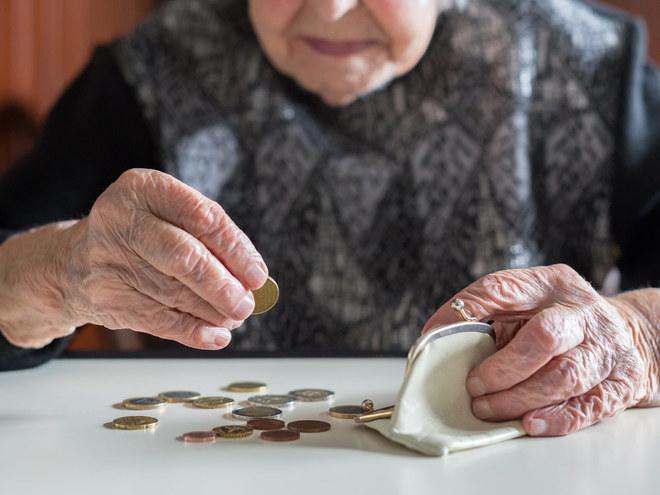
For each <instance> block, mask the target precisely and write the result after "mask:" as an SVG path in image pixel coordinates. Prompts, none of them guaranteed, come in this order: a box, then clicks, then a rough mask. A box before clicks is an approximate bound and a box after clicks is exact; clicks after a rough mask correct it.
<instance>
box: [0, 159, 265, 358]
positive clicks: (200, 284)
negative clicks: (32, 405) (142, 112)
mask: <svg viewBox="0 0 660 495" xmlns="http://www.w3.org/2000/svg"><path fill="white" fill-rule="evenodd" d="M32 234H33V236H34V235H39V234H40V232H33V233H32ZM48 234H49V235H48V240H47V241H45V242H47V243H51V244H53V243H54V244H55V245H58V244H59V245H58V247H57V251H59V252H62V253H63V256H61V257H60V258H59V259H58V261H57V262H56V263H54V266H55V267H56V268H55V269H48V270H43V271H40V270H37V269H34V270H32V271H33V272H35V273H39V272H41V273H42V275H41V278H40V279H38V280H29V279H26V277H25V273H26V272H25V271H23V275H19V276H11V275H8V276H7V278H9V279H13V280H14V281H15V282H16V283H14V284H13V288H14V292H17V293H19V294H23V295H24V297H21V298H19V297H17V298H16V304H19V305H21V304H22V305H23V307H22V314H23V315H25V314H27V313H28V312H27V311H25V309H26V308H25V303H22V302H21V301H25V300H34V299H36V300H38V301H40V305H39V306H40V307H41V308H42V309H41V313H43V314H45V315H46V316H45V317H42V318H41V319H39V317H38V316H34V317H31V318H32V319H30V320H28V319H27V318H28V317H26V316H23V317H22V318H21V319H18V320H14V321H12V320H11V314H10V313H11V311H10V309H8V310H7V314H9V317H8V318H5V320H7V319H8V320H9V321H3V325H2V329H3V333H4V334H5V336H6V337H7V338H8V339H9V340H10V341H11V342H12V343H14V344H15V345H19V346H22V347H41V346H43V345H45V344H47V343H48V342H50V341H51V340H52V339H53V338H54V337H60V336H63V335H65V334H67V333H71V332H72V331H73V329H74V328H75V327H77V326H80V325H82V324H84V323H96V324H99V325H103V326H105V327H108V328H111V329H119V328H130V329H133V330H137V331H140V332H146V333H149V334H152V335H156V336H159V337H162V338H166V339H171V340H175V341H177V342H180V343H182V344H185V345H187V346H190V347H195V348H198V349H219V348H222V347H225V346H226V345H227V344H228V343H229V342H230V340H231V334H230V330H231V329H234V328H237V327H238V326H240V325H241V323H242V322H243V320H245V319H246V318H247V317H248V316H249V315H250V314H251V313H252V310H253V308H254V298H253V297H252V293H251V292H250V289H256V288H259V287H261V286H262V285H263V284H264V282H265V280H266V277H267V272H268V270H267V267H266V264H265V263H264V261H263V259H262V258H261V256H260V255H259V253H258V252H257V250H256V249H255V247H254V246H253V245H252V243H251V242H250V240H249V239H248V238H247V237H246V235H245V234H244V233H243V232H242V231H241V230H240V229H239V228H238V227H237V226H236V225H235V224H234V223H233V222H232V220H231V219H230V218H229V217H228V216H227V215H226V214H225V212H224V211H223V210H222V208H221V207H220V206H219V205H218V204H217V203H215V202H214V201H211V200H209V199H208V198H205V197H204V196H202V195H201V194H200V193H199V192H197V191H195V190H194V189H192V188H190V187H188V186H186V185H185V184H183V183H182V182H180V181H178V180H177V179H175V178H173V177H172V176H170V175H167V174H164V173H161V172H158V171H154V170H142V169H134V170H130V171H128V172H126V173H124V174H123V175H122V176H121V177H120V178H119V179H118V180H117V181H116V182H115V183H113V184H112V185H111V186H110V187H109V188H108V189H107V190H106V191H105V192H104V193H103V194H102V195H101V196H99V198H98V199H97V201H96V202H95V204H94V206H93V207H92V209H91V212H90V214H89V216H88V217H86V218H84V219H83V220H80V221H78V222H69V223H68V224H64V225H60V228H59V229H58V230H57V232H53V231H52V228H51V231H50V232H48ZM27 235H28V236H29V235H30V234H27ZM57 235H59V236H60V237H61V236H63V235H64V236H65V240H64V241H62V240H61V239H59V240H58V239H57ZM19 237H22V236H17V238H16V239H10V241H8V242H7V246H3V248H8V249H10V250H11V249H12V248H14V250H15V251H18V250H22V251H23V252H25V251H26V246H27V245H28V244H25V243H23V244H21V241H22V239H20V238H19ZM34 244H35V241H34V240H33V242H32V245H34ZM53 256H55V254H53ZM28 258H29V257H28ZM37 258H43V256H34V259H37ZM8 285H9V284H8ZM30 290H31V291H32V292H31V293H30V292H29V291H30ZM28 294H29V295H28ZM3 300H5V298H3ZM44 300H45V301H49V302H46V303H44ZM3 314H4V313H3Z"/></svg>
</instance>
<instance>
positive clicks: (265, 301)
mask: <svg viewBox="0 0 660 495" xmlns="http://www.w3.org/2000/svg"><path fill="white" fill-rule="evenodd" d="M252 295H253V296H254V311H252V315H261V314H263V313H265V312H266V311H268V310H270V309H271V308H272V307H273V306H275V305H276V304H277V300H278V299H279V298H280V288H279V287H278V286H277V282H275V280H273V279H272V278H271V277H268V278H267V279H266V283H265V284H264V285H262V286H261V288H259V289H257V290H253V291H252Z"/></svg>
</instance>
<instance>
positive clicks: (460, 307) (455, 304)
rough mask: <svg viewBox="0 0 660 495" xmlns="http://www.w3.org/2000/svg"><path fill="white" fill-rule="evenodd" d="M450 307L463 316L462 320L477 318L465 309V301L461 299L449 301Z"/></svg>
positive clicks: (474, 319)
mask: <svg viewBox="0 0 660 495" xmlns="http://www.w3.org/2000/svg"><path fill="white" fill-rule="evenodd" d="M451 309H453V310H454V311H456V312H457V313H458V314H459V315H461V318H463V321H477V319H476V318H475V317H474V316H470V315H469V314H468V313H467V311H465V303H464V302H463V299H458V298H457V299H454V300H453V301H452V302H451Z"/></svg>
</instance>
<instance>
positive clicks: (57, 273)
mask: <svg viewBox="0 0 660 495" xmlns="http://www.w3.org/2000/svg"><path fill="white" fill-rule="evenodd" d="M76 223H77V222H76V221H68V222H58V223H53V224H49V225H46V226H44V227H40V228H37V229H32V230H30V231H27V232H24V233H21V234H17V235H15V236H13V237H10V238H9V239H7V240H6V241H5V242H3V243H2V244H0V332H1V333H2V335H3V336H4V337H5V338H6V339H7V341H9V342H10V343H11V344H13V345H14V346H17V347H24V348H41V347H44V346H45V345H48V344H49V343H50V342H52V341H53V340H54V339H56V338H59V337H64V336H66V335H69V334H71V333H73V331H74V330H75V328H76V326H77V325H76V322H75V320H74V318H73V317H72V315H71V312H70V311H69V309H68V307H67V304H66V300H67V289H66V283H65V280H66V279H67V276H68V273H67V264H68V260H69V259H70V253H71V246H70V244H71V238H72V237H71V235H70V230H71V227H73V226H74V225H75V224H76Z"/></svg>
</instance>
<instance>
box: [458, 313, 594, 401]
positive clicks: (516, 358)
mask: <svg viewBox="0 0 660 495" xmlns="http://www.w3.org/2000/svg"><path fill="white" fill-rule="evenodd" d="M584 328H585V322H584V321H583V317H582V315H581V314H580V313H578V312H575V311H570V310H567V309H565V308H562V307H560V306H556V307H552V308H548V309H545V310H543V311H541V312H540V313H538V314H536V315H535V316H534V317H533V318H532V319H531V320H529V321H528V322H527V323H526V324H525V325H523V327H522V328H521V329H520V330H519V331H518V333H516V335H514V337H513V339H511V342H509V343H508V344H507V345H506V346H505V347H503V348H502V349H500V350H499V351H497V352H496V353H495V354H493V355H491V356H489V357H487V358H486V359H485V360H484V361H483V362H482V363H481V364H479V365H478V366H477V367H475V368H474V369H473V370H472V371H470V373H469V374H468V378H467V389H468V392H469V393H470V395H472V396H473V397H478V396H480V395H485V394H492V393H494V392H499V391H501V390H507V389H510V388H511V387H513V386H514V385H516V384H518V383H520V382H522V381H524V380H526V379H528V378H529V377H531V376H532V375H533V374H534V373H536V372H537V371H538V370H539V369H541V368H542V367H543V366H545V365H546V364H547V363H548V362H549V361H550V360H551V359H552V358H553V357H555V356H559V355H561V354H563V353H565V352H566V351H568V350H570V349H572V348H574V347H576V346H578V345H579V344H581V343H582V341H583V340H584Z"/></svg>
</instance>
